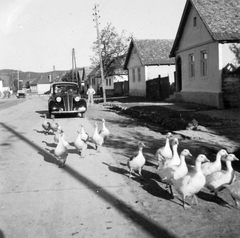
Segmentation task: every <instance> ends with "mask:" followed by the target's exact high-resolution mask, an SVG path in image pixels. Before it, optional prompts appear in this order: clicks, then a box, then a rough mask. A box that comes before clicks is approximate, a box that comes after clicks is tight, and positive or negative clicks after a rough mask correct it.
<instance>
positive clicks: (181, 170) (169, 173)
mask: <svg viewBox="0 0 240 238" xmlns="http://www.w3.org/2000/svg"><path fill="white" fill-rule="evenodd" d="M186 156H192V154H191V153H190V151H189V150H188V149H184V150H183V151H182V152H181V154H180V161H181V162H180V164H179V165H173V166H171V167H167V168H165V169H163V170H161V171H160V172H159V173H158V174H159V176H160V178H161V180H162V182H164V183H166V184H167V185H168V186H169V189H170V192H171V194H172V195H173V192H172V187H171V179H174V180H177V179H180V178H182V177H183V176H185V175H186V174H187V173H188V167H187V164H186V161H185V158H186Z"/></svg>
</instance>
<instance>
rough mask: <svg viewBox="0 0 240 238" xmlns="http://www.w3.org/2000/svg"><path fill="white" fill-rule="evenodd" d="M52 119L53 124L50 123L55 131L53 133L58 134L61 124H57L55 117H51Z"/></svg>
mask: <svg viewBox="0 0 240 238" xmlns="http://www.w3.org/2000/svg"><path fill="white" fill-rule="evenodd" d="M51 118H52V122H51V123H50V129H51V130H52V131H53V132H57V130H58V129H60V128H59V123H58V122H55V116H54V115H52V116H51Z"/></svg>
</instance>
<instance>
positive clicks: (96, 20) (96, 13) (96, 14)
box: [93, 4, 106, 103]
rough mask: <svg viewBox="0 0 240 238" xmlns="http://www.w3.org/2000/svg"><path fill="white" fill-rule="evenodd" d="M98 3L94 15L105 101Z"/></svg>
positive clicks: (104, 92)
mask: <svg viewBox="0 0 240 238" xmlns="http://www.w3.org/2000/svg"><path fill="white" fill-rule="evenodd" d="M97 7H98V5H96V4H95V6H94V8H93V10H94V13H93V16H95V20H93V21H95V22H96V28H97V39H98V53H99V61H100V70H101V81H102V90H103V102H104V103H105V102H106V91H105V80H104V74H103V65H102V52H101V47H100V45H101V42H100V35H99V29H98V25H99V24H98V18H99V16H98V12H99V11H98V10H97Z"/></svg>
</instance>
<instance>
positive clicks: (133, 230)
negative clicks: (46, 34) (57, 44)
mask: <svg viewBox="0 0 240 238" xmlns="http://www.w3.org/2000/svg"><path fill="white" fill-rule="evenodd" d="M46 110H47V98H46V97H36V98H30V99H26V100H24V101H23V102H22V103H20V104H17V105H14V106H12V107H10V108H4V109H2V110H0V132H1V137H0V151H1V153H0V180H1V184H0V214H1V215H0V230H1V233H2V234H0V237H6V238H9V237H13V238H15V237H24V238H25V237H51V238H52V237H64V238H65V237H189V238H191V237H239V234H240V227H239V221H240V211H239V210H237V209H235V208H234V207H233V204H234V203H233V200H232V198H231V197H230V195H229V193H228V192H227V191H226V190H223V191H222V192H220V193H219V196H220V199H217V200H216V199H215V198H214V196H213V195H212V194H210V193H209V191H208V190H206V189H204V190H203V191H202V192H200V193H199V194H198V200H199V205H198V206H196V205H193V207H192V209H190V210H184V209H183V207H182V206H181V201H180V200H179V199H178V198H172V197H171V195H170V194H169V193H168V192H167V191H166V190H165V189H164V188H165V185H164V184H162V183H160V182H159V179H158V175H157V173H156V172H157V171H156V168H155V166H154V164H153V163H152V161H151V158H152V156H153V154H154V152H155V151H156V149H157V148H158V147H159V146H161V145H163V143H164V138H165V136H164V135H161V134H160V133H159V132H158V131H157V130H151V129H149V128H148V127H146V126H144V125H141V124H139V123H138V122H137V121H135V120H134V119H131V118H127V117H124V116H120V115H117V114H116V113H114V112H110V111H108V110H107V109H106V108H104V107H103V106H102V105H94V107H93V108H89V110H88V112H87V113H86V118H84V119H82V118H75V117H72V118H67V117H61V118H57V119H56V121H58V122H59V123H60V124H61V127H62V129H63V130H64V131H65V134H66V139H67V140H68V142H69V143H70V146H69V156H68V158H67V162H66V166H65V167H64V168H62V169H61V168H58V165H57V162H56V159H55V158H54V156H53V150H54V148H55V147H56V144H55V143H54V140H53V135H45V134H44V133H43V129H42V126H41V124H42V121H43V113H45V112H46ZM102 118H105V120H106V126H107V127H108V128H109V129H110V131H111V133H112V134H111V137H110V139H109V140H108V141H107V142H106V144H105V146H104V147H103V148H102V151H101V153H97V152H96V150H95V149H94V148H93V144H92V143H91V142H89V146H88V150H87V152H86V157H85V158H80V157H79V155H78V153H77V151H76V150H75V148H74V147H73V146H72V143H73V142H74V141H75V139H76V137H77V130H78V129H79V125H80V123H83V125H84V128H85V130H86V132H87V133H89V134H90V135H92V134H93V123H94V122H98V125H99V126H101V123H100V121H101V119H102ZM139 140H141V141H144V143H146V145H147V147H146V149H145V150H144V155H145V156H146V158H147V159H148V161H150V162H151V163H150V162H148V163H147V164H146V166H145V167H144V171H143V176H144V178H145V179H144V180H143V181H142V180H140V179H139V178H134V179H129V178H128V177H127V176H126V175H127V173H128V171H127V167H126V161H127V159H128V157H129V156H131V155H133V154H135V153H136V151H137V142H138V141H139ZM179 147H180V148H179V151H181V150H182V149H183V148H188V149H189V150H190V151H191V153H192V154H193V155H194V157H195V156H196V155H197V154H198V153H199V152H200V151H201V153H202V152H203V151H206V152H207V153H208V154H209V155H210V152H209V149H208V148H207V147H205V146H204V143H203V144H199V143H193V142H192V141H187V140H182V141H180V146H179ZM211 152H212V156H213V154H214V153H215V151H211ZM187 162H188V163H190V164H193V163H194V162H192V161H187ZM238 177H239V174H238ZM227 204H230V205H227Z"/></svg>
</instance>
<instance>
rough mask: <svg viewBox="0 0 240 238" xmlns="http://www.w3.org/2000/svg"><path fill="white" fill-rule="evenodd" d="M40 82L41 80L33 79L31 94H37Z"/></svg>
mask: <svg viewBox="0 0 240 238" xmlns="http://www.w3.org/2000/svg"><path fill="white" fill-rule="evenodd" d="M39 80H40V78H36V79H31V82H30V91H31V93H37V85H38V81H39Z"/></svg>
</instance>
